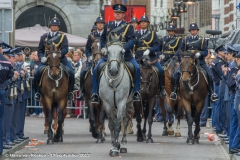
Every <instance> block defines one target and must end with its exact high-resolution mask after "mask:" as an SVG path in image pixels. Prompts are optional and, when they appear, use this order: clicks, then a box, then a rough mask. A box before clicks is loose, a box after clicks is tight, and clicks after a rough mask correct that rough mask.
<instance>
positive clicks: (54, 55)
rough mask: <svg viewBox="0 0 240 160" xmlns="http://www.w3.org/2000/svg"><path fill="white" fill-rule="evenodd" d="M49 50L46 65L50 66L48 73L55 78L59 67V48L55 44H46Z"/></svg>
mask: <svg viewBox="0 0 240 160" xmlns="http://www.w3.org/2000/svg"><path fill="white" fill-rule="evenodd" d="M46 47H47V48H48V50H49V54H48V56H47V58H48V65H49V67H50V74H51V76H52V77H53V78H54V79H55V78H57V77H58V74H59V67H60V58H61V53H60V51H59V48H58V47H56V46H55V45H46Z"/></svg>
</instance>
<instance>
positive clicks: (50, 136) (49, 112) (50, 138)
mask: <svg viewBox="0 0 240 160" xmlns="http://www.w3.org/2000/svg"><path fill="white" fill-rule="evenodd" d="M52 112H53V111H52V107H51V106H50V107H49V108H48V109H47V114H46V117H47V120H48V126H49V127H48V140H47V144H53V131H52V127H51V125H52V120H53V118H52V116H53V115H52V114H53V113H52Z"/></svg>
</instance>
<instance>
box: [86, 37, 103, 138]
mask: <svg viewBox="0 0 240 160" xmlns="http://www.w3.org/2000/svg"><path fill="white" fill-rule="evenodd" d="M91 39H92V42H93V43H92V46H91V49H92V55H93V58H92V66H91V68H90V69H89V70H88V71H87V74H86V76H85V80H84V81H85V82H84V91H85V101H86V104H87V106H88V109H89V114H90V115H89V122H90V130H91V132H92V137H93V138H96V139H97V143H99V142H103V141H104V140H105V137H104V136H105V125H104V116H105V112H104V110H103V108H102V106H101V104H92V103H91V95H92V72H93V69H94V67H95V65H96V64H97V63H98V61H99V60H100V59H101V57H102V53H101V46H100V40H99V39H97V38H95V37H94V36H93V35H91Z"/></svg>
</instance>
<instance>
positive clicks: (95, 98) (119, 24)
mask: <svg viewBox="0 0 240 160" xmlns="http://www.w3.org/2000/svg"><path fill="white" fill-rule="evenodd" d="M112 8H113V10H114V17H115V21H111V22H108V23H107V24H105V26H104V30H103V33H102V35H101V38H100V40H101V48H102V53H103V57H102V59H100V61H99V62H98V64H97V66H96V67H95V68H94V71H93V79H92V83H93V90H92V103H98V102H99V95H98V85H99V84H98V77H96V70H97V68H98V66H99V64H101V63H102V62H104V61H107V55H106V54H107V49H106V43H107V37H108V35H109V34H113V33H115V34H116V35H120V34H122V35H123V33H126V34H125V35H123V36H124V39H125V42H126V43H125V44H124V45H123V50H122V52H123V53H124V59H125V61H130V62H131V63H133V65H134V66H135V67H136V69H137V78H136V81H135V82H134V83H135V85H134V86H135V87H134V89H133V92H134V93H133V101H140V94H139V90H140V67H139V65H138V63H137V62H136V61H135V59H134V58H133V56H132V54H131V50H132V49H133V46H134V43H135V40H136V39H135V36H134V29H133V26H132V25H128V24H127V23H126V22H124V21H123V18H124V15H125V12H126V11H127V7H126V6H124V5H122V4H115V5H113V7H112Z"/></svg>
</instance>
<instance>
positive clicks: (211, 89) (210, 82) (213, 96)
mask: <svg viewBox="0 0 240 160" xmlns="http://www.w3.org/2000/svg"><path fill="white" fill-rule="evenodd" d="M208 91H209V92H210V94H211V97H210V99H211V101H212V102H216V101H217V100H218V95H217V94H216V93H214V91H213V80H212V78H209V83H208Z"/></svg>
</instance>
